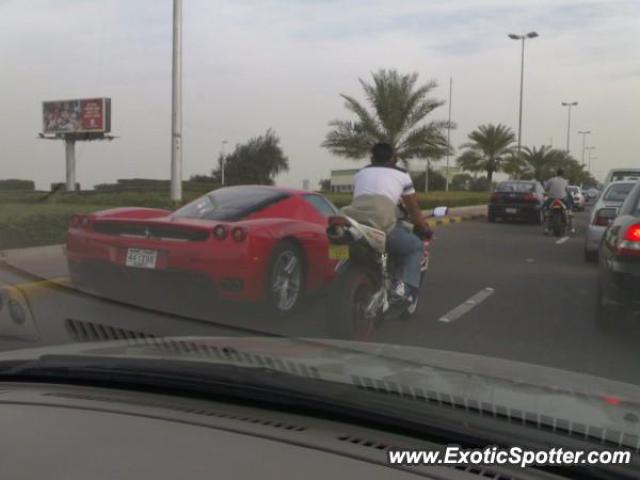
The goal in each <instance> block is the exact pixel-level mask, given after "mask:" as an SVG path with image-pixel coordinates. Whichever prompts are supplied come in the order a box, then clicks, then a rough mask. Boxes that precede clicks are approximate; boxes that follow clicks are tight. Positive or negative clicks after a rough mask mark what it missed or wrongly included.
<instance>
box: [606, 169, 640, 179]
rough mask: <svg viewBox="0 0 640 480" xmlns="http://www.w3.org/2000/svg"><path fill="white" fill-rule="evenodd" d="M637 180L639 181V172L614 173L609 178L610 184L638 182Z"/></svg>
mask: <svg viewBox="0 0 640 480" xmlns="http://www.w3.org/2000/svg"><path fill="white" fill-rule="evenodd" d="M638 179H640V171H638V170H629V171H616V172H614V173H613V175H612V176H611V181H612V182H617V181H620V180H638Z"/></svg>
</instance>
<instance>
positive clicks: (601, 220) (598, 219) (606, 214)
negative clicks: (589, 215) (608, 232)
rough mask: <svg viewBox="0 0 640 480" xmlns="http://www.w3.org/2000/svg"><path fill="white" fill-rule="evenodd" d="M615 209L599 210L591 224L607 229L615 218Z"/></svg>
mask: <svg viewBox="0 0 640 480" xmlns="http://www.w3.org/2000/svg"><path fill="white" fill-rule="evenodd" d="M616 214H617V212H616V209H615V208H601V209H600V210H598V211H597V212H596V216H595V217H594V219H593V224H594V225H598V226H600V227H608V226H609V224H610V223H611V221H612V220H613V219H614V218H615V217H616Z"/></svg>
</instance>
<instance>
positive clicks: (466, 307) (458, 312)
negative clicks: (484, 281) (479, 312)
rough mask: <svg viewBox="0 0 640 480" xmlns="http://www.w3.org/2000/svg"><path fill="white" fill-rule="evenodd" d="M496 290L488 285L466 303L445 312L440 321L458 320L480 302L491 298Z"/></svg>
mask: <svg viewBox="0 0 640 480" xmlns="http://www.w3.org/2000/svg"><path fill="white" fill-rule="evenodd" d="M494 292H495V289H494V288H491V287H487V288H483V289H482V290H480V291H479V292H478V293H476V294H475V295H473V296H472V297H471V298H469V299H468V300H467V301H465V302H464V303H461V304H460V305H458V306H457V307H455V308H454V309H453V310H450V311H449V312H447V313H445V314H444V315H443V316H442V317H440V318H439V319H438V321H439V322H443V323H451V322H453V321H454V320H457V319H458V318H460V317H461V316H462V315H464V314H465V313H468V312H469V311H470V310H472V309H473V308H475V307H477V306H478V305H479V304H480V303H482V302H484V301H485V300H486V299H487V298H489V297H490V296H491V295H493V293H494Z"/></svg>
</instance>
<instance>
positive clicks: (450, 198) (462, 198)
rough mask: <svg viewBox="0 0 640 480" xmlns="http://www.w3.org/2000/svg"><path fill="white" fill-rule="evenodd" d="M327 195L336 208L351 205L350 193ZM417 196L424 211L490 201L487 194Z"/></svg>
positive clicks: (439, 193) (455, 193) (443, 193)
mask: <svg viewBox="0 0 640 480" xmlns="http://www.w3.org/2000/svg"><path fill="white" fill-rule="evenodd" d="M325 195H326V197H327V198H328V199H329V200H331V201H332V202H333V204H334V205H335V206H336V207H344V206H345V205H348V204H349V203H351V197H352V196H351V194H350V193H326V194H325ZM417 195H418V202H419V203H420V207H421V208H422V209H423V210H427V209H431V208H434V207H437V206H440V205H446V206H447V207H450V208H453V207H466V206H468V205H483V204H486V203H487V202H488V200H489V194H488V193H486V192H430V193H424V192H421V193H418V194H417Z"/></svg>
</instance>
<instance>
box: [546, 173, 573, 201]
mask: <svg viewBox="0 0 640 480" xmlns="http://www.w3.org/2000/svg"><path fill="white" fill-rule="evenodd" d="M568 186H569V181H568V180H566V179H565V178H563V177H553V178H550V179H549V180H548V181H547V191H548V192H549V197H551V198H560V199H562V198H565V197H566V196H567V187H568Z"/></svg>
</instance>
